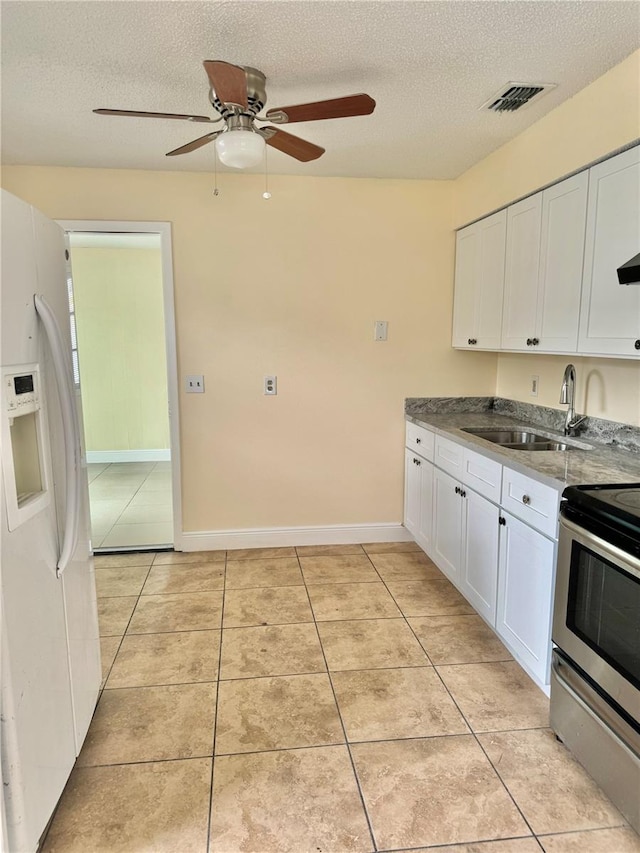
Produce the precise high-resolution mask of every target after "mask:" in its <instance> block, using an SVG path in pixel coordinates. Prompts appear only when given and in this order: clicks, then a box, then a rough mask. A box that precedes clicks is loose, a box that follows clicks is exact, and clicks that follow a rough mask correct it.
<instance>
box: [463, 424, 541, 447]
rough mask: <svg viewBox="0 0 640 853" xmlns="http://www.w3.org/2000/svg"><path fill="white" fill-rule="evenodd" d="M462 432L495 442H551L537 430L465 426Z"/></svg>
mask: <svg viewBox="0 0 640 853" xmlns="http://www.w3.org/2000/svg"><path fill="white" fill-rule="evenodd" d="M462 432H469V433H471V435H477V436H478V438H484V439H485V441H491V442H493V444H534V443H535V442H538V441H540V442H545V443H547V444H548V443H549V441H550V439H549V438H548V437H547V436H544V435H538V434H537V433H535V432H528V431H527V430H522V429H476V428H475V427H463V428H462Z"/></svg>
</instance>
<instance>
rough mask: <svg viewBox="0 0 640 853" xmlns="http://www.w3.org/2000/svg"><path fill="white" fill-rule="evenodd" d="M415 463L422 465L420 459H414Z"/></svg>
mask: <svg viewBox="0 0 640 853" xmlns="http://www.w3.org/2000/svg"><path fill="white" fill-rule="evenodd" d="M413 461H414V462H415V463H416V465H422V462H421V461H420V460H419V459H414V460H413Z"/></svg>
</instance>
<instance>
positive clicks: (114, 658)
mask: <svg viewBox="0 0 640 853" xmlns="http://www.w3.org/2000/svg"><path fill="white" fill-rule="evenodd" d="M155 558H156V555H155V554H154V557H153V559H152V560H151V562H150V563H149V567H148V569H147V574H146V575H145V578H144V580H143V582H142V586H141V587H140V592H139V593H138V595H137V596H136V603H135V604H134V605H133V609H132V610H131V615H130V616H129V619H128V621H127V624H126V625H125V628H124V631H123V632H122V636H121V637H120V642H119V643H118V648H117V649H116V653H115V655H114V656H113V660H112V661H111V666H110V667H109V671H108V672H107V674H106V675H105V677H104V680H102V679H101V683H100V692H99V693H98V701H97V702H96V708H95V711H97V710H98V704H99V703H100V700H101V699H102V694H103V693H104V691H105V689H106V686H107V681H108V680H109V677H110V675H111V670H112V669H113V666H114V664H115V662H116V658H117V657H118V654H119V653H120V649H121V648H122V643H123V642H124V638H125V637H126V636H127V629H128V628H129V625H130V624H131V620H132V619H133V614H134V613H135V612H136V610H137V607H138V602H139V601H140V598H141V597H142V590H143V589H144V585H145V583H146V582H147V578H148V577H149V574H150V572H151V566H153V561H154V560H155ZM131 568H137V567H136V566H132V567H131ZM94 573H95V564H94ZM122 597H123V598H125V597H126V598H131V597H132V596H122ZM99 630H100V628H99V626H98V632H99ZM114 636H117V635H114ZM99 639H100V640H102V639H103V638H102V636H100V637H99ZM95 711H94V714H95ZM91 719H92V720H93V716H92V717H91Z"/></svg>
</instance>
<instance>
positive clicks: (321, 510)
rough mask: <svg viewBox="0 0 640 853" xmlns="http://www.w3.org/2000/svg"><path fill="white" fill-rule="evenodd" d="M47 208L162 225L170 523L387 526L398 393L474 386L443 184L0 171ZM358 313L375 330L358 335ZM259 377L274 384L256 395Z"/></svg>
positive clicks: (399, 480) (398, 485)
mask: <svg viewBox="0 0 640 853" xmlns="http://www.w3.org/2000/svg"><path fill="white" fill-rule="evenodd" d="M3 184H4V186H5V187H6V188H7V189H8V190H10V191H11V192H14V193H16V194H17V195H19V196H21V197H23V198H25V199H27V200H28V201H29V202H31V203H33V204H35V205H36V206H37V207H39V208H40V209H41V210H43V211H44V213H45V214H47V215H48V216H51V217H53V218H58V219H107V220H108V219H114V220H120V219H125V220H152V221H153V220H155V221H160V220H165V221H169V222H171V223H172V228H173V258H174V275H175V301H176V324H177V338H178V355H179V370H180V375H181V376H184V375H185V374H188V373H203V374H204V375H205V388H206V393H205V394H204V395H199V394H190V395H184V393H183V392H182V390H181V403H180V413H181V422H182V424H181V425H182V447H181V450H182V460H183V501H184V528H185V530H223V529H243V528H256V527H280V526H297V525H324V524H358V523H376V522H380V523H384V522H399V521H401V519H402V492H403V444H404V442H403V433H404V419H403V401H404V398H405V397H407V396H423V395H450V394H492V393H493V392H494V389H495V383H496V356H495V354H491V353H487V354H480V353H466V352H457V351H454V350H452V349H451V346H450V342H451V312H452V290H453V255H454V233H453V206H452V201H453V197H452V186H451V183H449V182H429V181H390V180H351V179H329V178H324V179H314V178H298V177H273V178H272V179H271V190H272V193H273V197H272V198H271V199H270V200H269V201H265V200H264V199H263V198H262V184H263V179H262V178H261V177H259V176H248V175H227V174H225V175H223V176H222V177H221V179H220V184H221V189H222V194H221V195H220V196H219V197H218V198H214V197H213V195H212V186H213V181H212V177H211V176H210V175H206V174H201V173H197V174H196V173H171V172H161V173H152V172H135V171H126V172H125V171H115V170H89V169H63V168H60V169H58V168H43V167H6V168H5V169H4V170H3ZM375 320H387V321H388V322H389V340H388V341H387V342H386V343H375V342H374V340H373V324H374V321H375ZM265 374H277V376H278V396H277V397H265V396H263V394H262V380H263V376H264V375H265Z"/></svg>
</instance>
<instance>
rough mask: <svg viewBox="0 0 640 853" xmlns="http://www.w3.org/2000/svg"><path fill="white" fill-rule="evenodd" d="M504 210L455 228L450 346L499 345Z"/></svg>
mask: <svg viewBox="0 0 640 853" xmlns="http://www.w3.org/2000/svg"><path fill="white" fill-rule="evenodd" d="M506 222H507V212H506V210H501V211H499V212H498V213H494V214H493V216H487V218H486V219H482V220H481V221H480V222H476V223H474V224H473V225H469V226H468V227H467V228H463V229H462V230H461V231H459V232H458V236H457V240H456V275H455V296H454V308H453V341H452V344H453V346H454V347H464V348H465V349H497V348H498V347H499V346H500V326H501V321H502V294H503V289H504V252H505V237H506Z"/></svg>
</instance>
